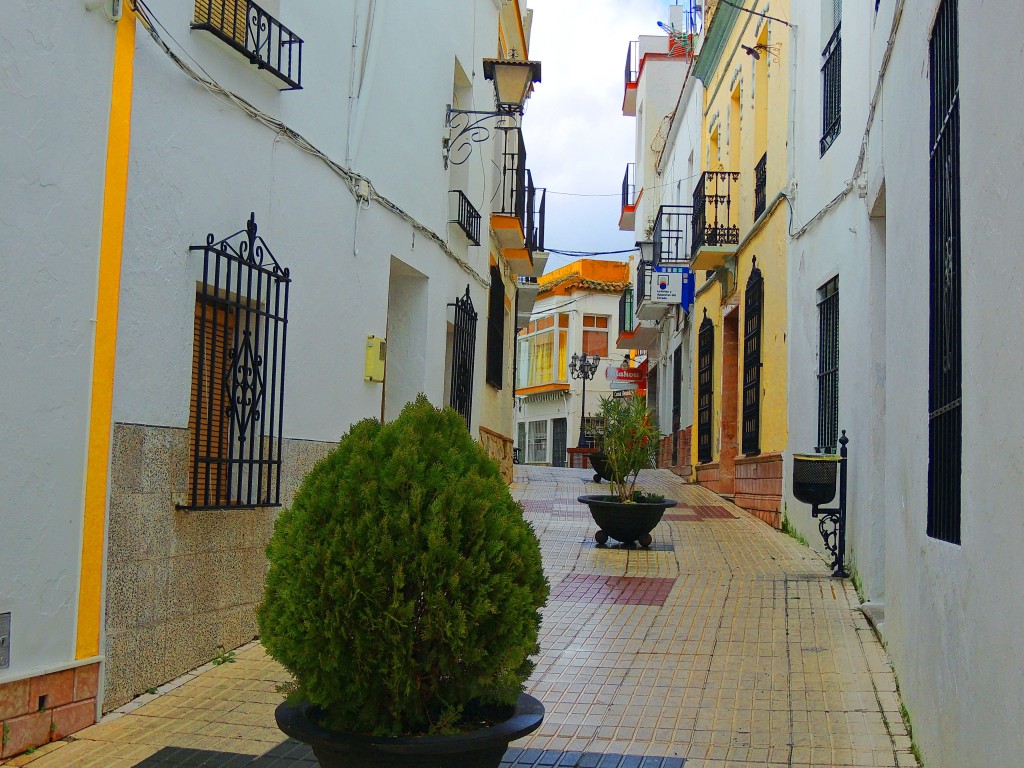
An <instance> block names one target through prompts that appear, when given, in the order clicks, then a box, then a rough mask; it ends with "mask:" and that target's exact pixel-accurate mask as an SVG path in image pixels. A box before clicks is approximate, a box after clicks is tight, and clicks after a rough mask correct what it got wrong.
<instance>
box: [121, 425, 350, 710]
mask: <svg viewBox="0 0 1024 768" xmlns="http://www.w3.org/2000/svg"><path fill="white" fill-rule="evenodd" d="M188 445H189V432H188V430H187V429H174V428H170V427H151V426H141V425H136V424H115V425H114V435H113V452H112V461H111V475H110V482H111V486H110V511H109V521H108V534H107V591H106V605H105V611H106V614H105V617H104V621H105V631H106V645H105V648H104V655H105V658H106V663H105V664H104V676H105V686H104V697H103V709H104V711H109V710H111V709H116V708H117V707H119V706H121V705H122V704H125V703H126V702H128V701H130V700H131V699H133V698H134V697H135V696H138V695H139V694H141V693H143V692H145V691H146V690H147V689H149V688H155V687H156V686H159V685H161V684H162V683H165V682H167V681H168V680H173V679H174V678H176V677H179V676H180V675H182V674H184V673H185V672H188V671H189V670H190V669H194V668H196V667H198V666H200V665H202V664H205V663H206V662H208V661H210V659H212V658H213V657H215V656H217V655H218V654H219V653H220V652H221V650H220V649H224V650H228V649H232V648H237V647H238V646H240V645H243V644H245V643H247V642H249V641H250V640H252V639H253V638H254V637H256V635H257V627H256V607H257V605H259V603H260V601H261V600H262V599H263V580H264V576H265V574H266V570H267V559H266V554H265V549H266V546H267V542H268V541H269V539H270V535H271V534H272V533H273V530H274V521H275V520H276V519H277V515H278V513H279V512H280V508H278V507H262V508H256V509H224V510H209V511H186V510H181V509H177V508H176V507H175V503H176V502H184V501H185V500H186V499H187V493H188V462H189V456H188ZM334 447H335V444H334V443H325V442H316V441H309V440H285V441H284V446H283V450H282V462H283V464H282V468H281V503H282V504H284V505H286V506H287V505H288V504H291V502H292V499H293V498H294V496H295V492H296V491H297V490H298V487H299V484H300V483H301V482H302V479H303V478H304V477H305V475H306V474H307V473H308V472H309V470H310V469H312V467H313V465H314V464H315V463H316V462H317V461H319V460H320V459H321V458H323V457H324V456H326V455H327V453H329V452H330V451H331V449H333V448H334Z"/></svg>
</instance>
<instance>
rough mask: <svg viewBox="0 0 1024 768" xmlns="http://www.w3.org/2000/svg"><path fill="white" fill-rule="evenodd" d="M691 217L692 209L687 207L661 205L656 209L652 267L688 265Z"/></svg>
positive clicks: (691, 226) (691, 227)
mask: <svg viewBox="0 0 1024 768" xmlns="http://www.w3.org/2000/svg"><path fill="white" fill-rule="evenodd" d="M692 217H693V208H692V207H690V206H689V205H663V206H661V208H659V209H658V216H657V218H655V220H654V238H653V239H654V255H653V261H652V263H653V265H654V266H656V267H657V266H660V265H661V264H687V263H689V261H690V237H691V232H692V229H693V225H692V224H691V223H690V219H691V218H692Z"/></svg>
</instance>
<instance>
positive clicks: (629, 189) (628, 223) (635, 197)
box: [619, 163, 643, 232]
mask: <svg viewBox="0 0 1024 768" xmlns="http://www.w3.org/2000/svg"><path fill="white" fill-rule="evenodd" d="M640 194H643V190H641V191H640ZM639 202H640V195H639V194H637V190H636V163H626V173H625V175H624V176H623V177H622V212H621V213H620V214H619V229H620V230H622V231H623V232H632V231H633V228H634V226H635V225H636V205H637V203H639Z"/></svg>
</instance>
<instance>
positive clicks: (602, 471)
mask: <svg viewBox="0 0 1024 768" xmlns="http://www.w3.org/2000/svg"><path fill="white" fill-rule="evenodd" d="M590 466H592V467H593V468H594V482H595V483H600V482H601V481H602V480H607V481H608V482H609V483H610V482H613V481H614V482H618V479H617V478H614V477H612V472H611V469H610V468H609V467H608V456H607V455H606V454H603V453H592V454H590Z"/></svg>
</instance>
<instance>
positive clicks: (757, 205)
mask: <svg viewBox="0 0 1024 768" xmlns="http://www.w3.org/2000/svg"><path fill="white" fill-rule="evenodd" d="M767 186H768V153H767V152H765V153H764V154H763V155H762V156H761V159H760V160H758V161H757V165H755V166H754V218H755V219H756V218H757V217H758V216H760V215H761V214H762V213H764V209H765V205H766V204H767V196H766V194H765V193H766V191H767Z"/></svg>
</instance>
